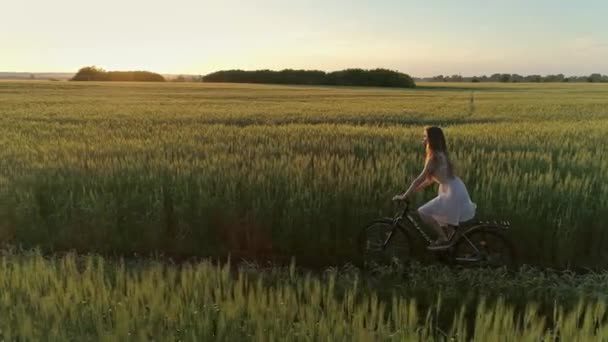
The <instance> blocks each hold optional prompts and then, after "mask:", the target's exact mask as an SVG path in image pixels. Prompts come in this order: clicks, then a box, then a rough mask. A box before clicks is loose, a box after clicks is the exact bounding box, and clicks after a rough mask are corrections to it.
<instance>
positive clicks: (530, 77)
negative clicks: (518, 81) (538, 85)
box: [524, 75, 542, 82]
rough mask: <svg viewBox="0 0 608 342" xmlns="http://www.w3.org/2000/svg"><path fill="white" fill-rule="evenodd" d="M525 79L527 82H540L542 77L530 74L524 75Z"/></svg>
mask: <svg viewBox="0 0 608 342" xmlns="http://www.w3.org/2000/svg"><path fill="white" fill-rule="evenodd" d="M524 80H525V81H526V82H540V81H541V80H542V77H541V76H540V75H528V76H526V77H524Z"/></svg>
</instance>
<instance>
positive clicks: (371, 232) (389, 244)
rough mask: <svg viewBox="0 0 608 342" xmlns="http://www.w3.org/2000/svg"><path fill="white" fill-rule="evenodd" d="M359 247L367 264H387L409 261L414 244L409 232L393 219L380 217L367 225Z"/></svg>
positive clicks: (360, 238)
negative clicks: (396, 224)
mask: <svg viewBox="0 0 608 342" xmlns="http://www.w3.org/2000/svg"><path fill="white" fill-rule="evenodd" d="M359 247H360V252H361V256H362V257H363V262H364V265H365V266H386V265H389V264H394V263H401V264H405V263H407V262H408V261H409V259H410V257H411V252H412V245H411V240H410V238H409V236H408V235H407V232H406V231H405V230H403V229H401V228H400V227H398V226H395V225H394V223H393V220H391V219H380V220H376V221H373V222H371V223H370V224H369V225H367V226H366V227H365V228H364V229H363V231H362V232H361V235H360V236H359Z"/></svg>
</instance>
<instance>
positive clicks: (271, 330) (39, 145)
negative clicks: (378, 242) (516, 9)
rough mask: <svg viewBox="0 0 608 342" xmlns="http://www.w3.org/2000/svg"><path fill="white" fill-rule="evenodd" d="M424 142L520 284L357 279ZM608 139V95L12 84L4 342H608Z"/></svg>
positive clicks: (429, 271)
mask: <svg viewBox="0 0 608 342" xmlns="http://www.w3.org/2000/svg"><path fill="white" fill-rule="evenodd" d="M426 125H439V126H441V127H442V128H443V129H444V131H445V134H446V137H447V140H448V148H449V149H450V152H451V155H452V158H453V159H454V162H455V165H456V173H457V174H458V175H459V176H460V177H461V178H462V179H463V181H464V182H465V184H466V185H467V188H468V189H469V192H470V194H471V198H472V200H473V201H474V202H476V203H477V207H478V216H477V217H478V218H479V219H498V220H509V221H510V222H511V224H512V229H511V231H510V232H508V237H509V238H510V239H511V240H512V241H513V242H514V244H515V246H516V247H517V252H518V257H519V258H518V259H519V261H520V263H521V264H522V265H523V266H522V268H521V269H519V270H517V271H513V272H511V273H509V272H507V271H506V270H464V269H453V268H448V267H444V266H442V265H441V264H438V263H437V262H436V261H435V260H433V257H432V255H428V254H427V253H424V252H422V251H420V253H419V254H420V255H417V256H416V257H417V259H419V260H420V262H421V264H417V263H415V264H414V265H412V266H411V267H409V268H403V267H401V266H399V265H395V266H393V267H392V268H390V269H379V270H376V271H375V272H374V273H373V274H368V273H366V272H364V271H361V270H359V269H357V268H356V267H354V266H352V265H354V264H357V262H358V261H359V258H360V256H359V254H358V253H357V250H356V243H355V242H356V237H357V234H358V232H359V231H360V229H362V228H363V226H364V225H365V223H366V222H367V221H369V220H371V219H373V218H376V217H378V216H387V215H392V214H393V213H394V211H395V210H396V207H395V206H394V204H393V203H391V200H390V199H391V198H392V196H393V195H395V194H397V193H399V192H402V191H403V190H404V189H405V188H406V187H407V186H408V185H409V182H410V181H411V180H412V178H413V177H414V176H415V175H417V173H418V172H419V171H420V169H421V167H422V164H423V158H424V157H423V153H424V151H423V147H422V144H421V142H420V141H421V139H422V134H423V128H424V127H425V126H426ZM607 134H608V85H605V84H567V83H564V84H488V83H484V84H465V83H460V84H441V83H426V84H425V83H421V84H418V87H417V88H416V89H408V90H403V89H399V90H397V89H390V90H385V89H374V88H356V87H352V88H349V87H306V86H270V85H244V84H239V85H227V84H205V83H190V84H188V83H166V84H145V83H141V84H140V83H138V84H135V83H111V82H109V83H89V82H86V83H83V84H81V83H72V82H44V81H35V82H26V81H23V82H9V81H2V82H0V243H2V245H3V246H4V248H3V250H4V252H3V253H4V254H3V255H2V256H0V289H1V290H0V337H2V339H4V340H15V339H18V340H39V339H45V340H69V339H72V340H99V339H102V340H111V341H116V340H192V341H195V340H196V341H201V340H224V341H238V340H260V341H265V340H281V341H285V340H295V341H320V340H323V341H327V340H331V341H353V340H357V341H369V340H395V341H409V340H423V341H426V340H450V339H453V340H457V341H470V340H476V341H490V340H504V341H508V340H513V341H532V340H534V341H538V340H555V339H560V340H562V341H574V340H580V341H589V340H608V321H607V316H608V311H607V310H606V304H607V298H606V293H608V288H607V287H606V286H607V285H606V284H608V272H605V271H598V269H605V266H606V265H607V264H608V249H607V248H606V246H607V245H608V232H607V228H608V224H607V223H606V222H608V158H607V157H606V152H607V150H606V146H607V142H608V138H607ZM435 192H436V189H429V190H426V191H425V192H424V193H421V194H418V195H417V197H416V199H415V204H416V205H421V204H422V203H424V202H425V201H427V200H429V199H430V198H432V197H433V196H434V195H435ZM167 257H170V258H171V259H168V258H167ZM190 257H199V258H209V259H200V260H199V261H193V260H192V259H188V260H190V261H187V262H177V263H172V262H171V261H170V260H185V259H186V258H190ZM228 259H229V260H228ZM243 259H245V260H249V261H248V262H246V263H241V262H240V261H241V260H243ZM213 260H215V261H213ZM268 262H272V264H268ZM264 265H275V266H264ZM290 265H291V266H290ZM301 266H304V268H300V267H301ZM539 268H543V269H544V270H541V269H539ZM547 268H556V269H562V270H564V269H565V270H566V271H551V270H550V269H547ZM567 269H577V270H583V269H595V271H591V272H589V273H586V274H578V275H577V274H575V273H573V272H571V271H568V270H567Z"/></svg>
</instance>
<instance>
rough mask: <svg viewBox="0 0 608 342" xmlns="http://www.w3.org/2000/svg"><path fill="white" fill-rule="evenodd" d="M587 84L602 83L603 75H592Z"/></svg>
mask: <svg viewBox="0 0 608 342" xmlns="http://www.w3.org/2000/svg"><path fill="white" fill-rule="evenodd" d="M587 82H593V83H599V82H602V75H601V74H591V75H589V77H588V78H587Z"/></svg>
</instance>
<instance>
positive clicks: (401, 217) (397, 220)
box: [382, 202, 433, 250]
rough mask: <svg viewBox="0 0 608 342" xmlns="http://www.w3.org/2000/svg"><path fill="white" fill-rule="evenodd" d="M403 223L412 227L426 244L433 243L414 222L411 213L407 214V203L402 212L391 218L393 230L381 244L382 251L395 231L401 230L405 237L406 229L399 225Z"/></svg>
mask: <svg viewBox="0 0 608 342" xmlns="http://www.w3.org/2000/svg"><path fill="white" fill-rule="evenodd" d="M403 221H406V222H408V223H409V224H410V225H411V226H412V227H414V228H415V230H416V231H417V232H418V234H420V236H422V238H423V239H424V240H425V241H426V242H427V243H431V242H432V241H433V240H432V239H431V238H430V237H429V236H428V235H427V234H426V233H425V231H424V230H423V229H422V227H421V226H420V225H419V224H418V223H416V221H415V220H414V218H413V217H412V215H411V213H410V212H409V203H408V202H406V205H405V208H404V209H403V211H400V212H398V213H397V215H396V216H395V217H394V218H393V229H392V230H391V232H390V234H389V235H388V236H387V237H386V240H385V241H384V243H383V244H382V250H384V249H385V248H386V246H387V245H388V244H389V242H390V241H391V239H392V237H393V235H394V234H395V231H396V230H398V229H401V232H402V233H403V234H406V235H407V233H406V231H405V230H406V228H405V227H404V226H403V225H402V224H401V222H403Z"/></svg>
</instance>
